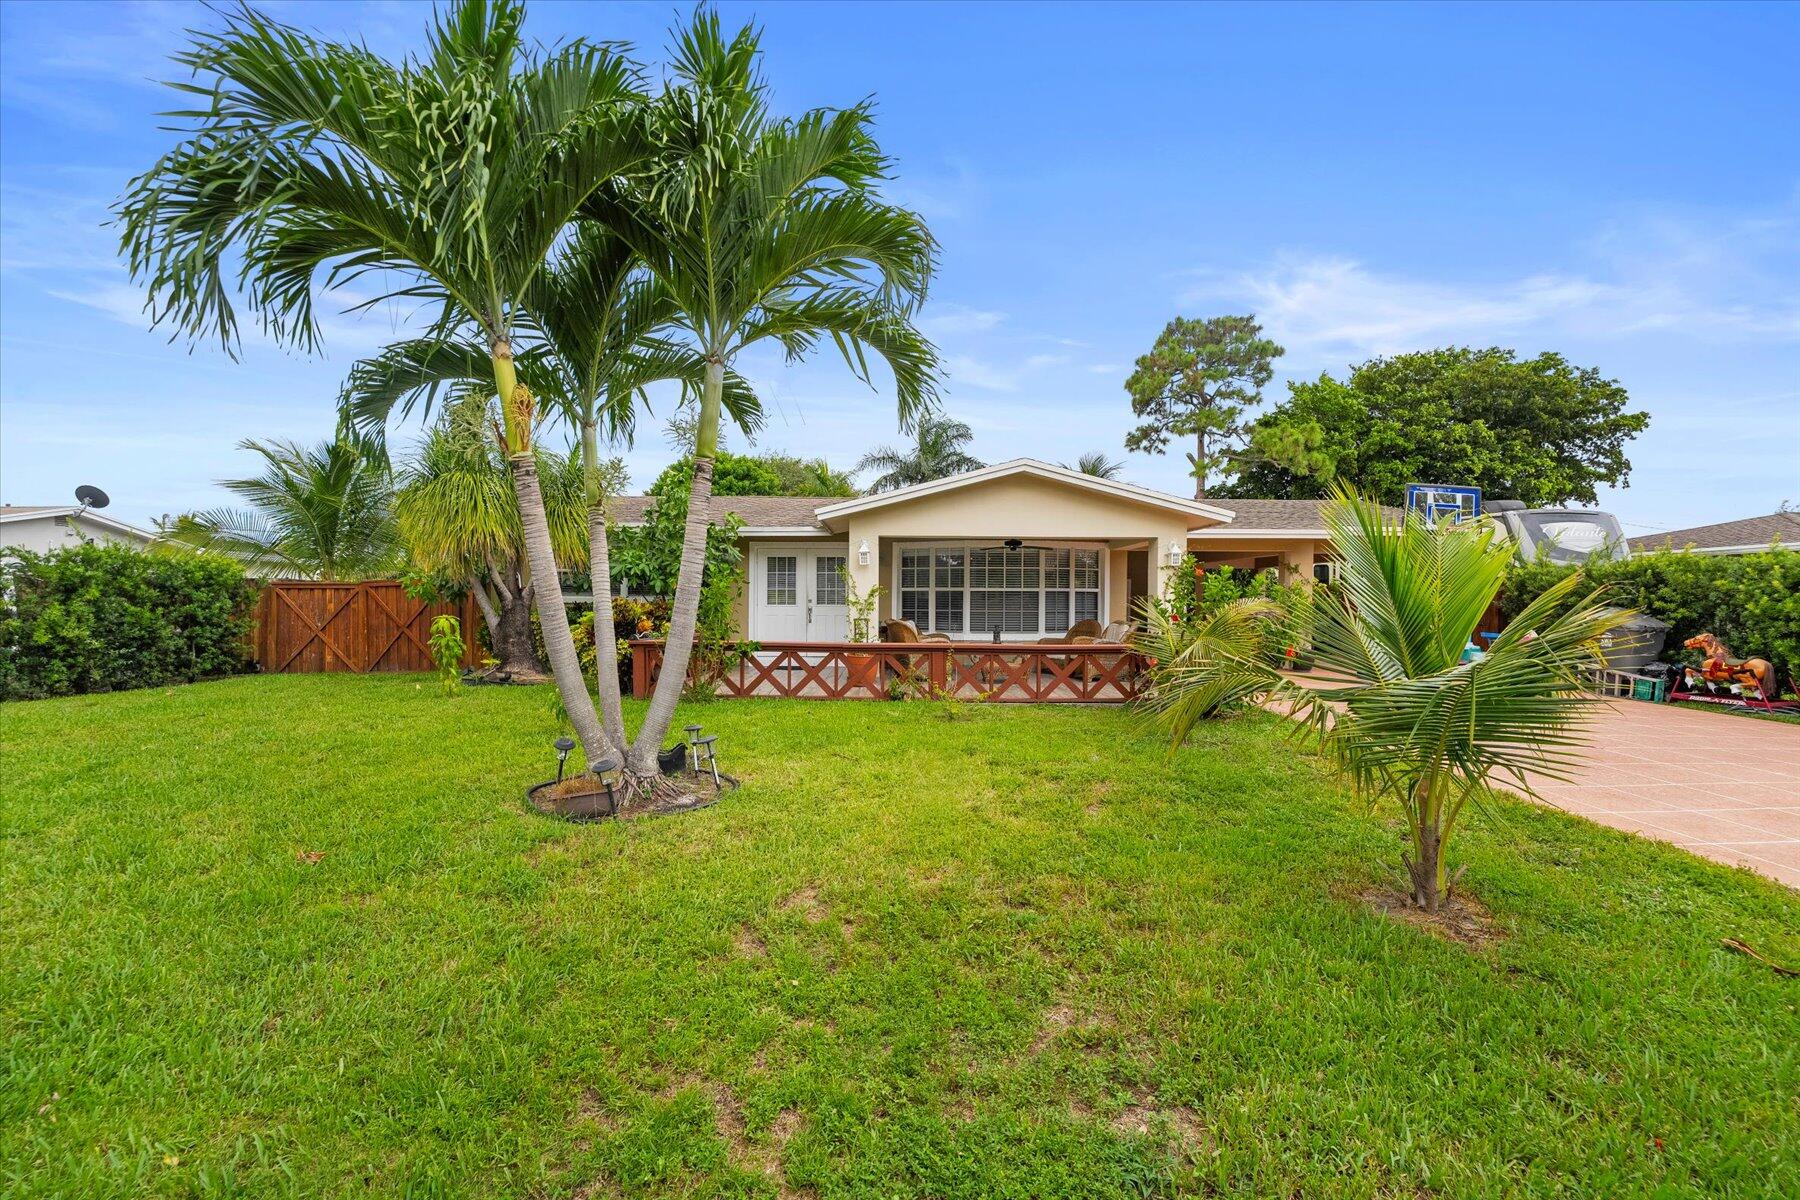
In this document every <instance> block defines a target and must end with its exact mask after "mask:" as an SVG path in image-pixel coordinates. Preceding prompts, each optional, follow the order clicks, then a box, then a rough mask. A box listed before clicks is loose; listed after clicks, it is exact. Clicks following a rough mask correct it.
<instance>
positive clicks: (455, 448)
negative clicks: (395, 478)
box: [394, 391, 622, 682]
mask: <svg viewBox="0 0 1800 1200" xmlns="http://www.w3.org/2000/svg"><path fill="white" fill-rule="evenodd" d="M495 409H496V406H495V405H494V404H493V403H492V401H491V400H490V399H489V398H488V397H487V396H486V395H483V394H481V393H479V392H476V391H470V392H468V393H466V394H465V395H464V396H463V397H462V398H461V399H460V400H458V401H457V402H456V403H453V404H450V405H448V406H446V407H445V409H444V411H443V413H442V415H441V416H440V417H439V419H438V420H437V421H436V422H435V423H434V424H433V425H432V427H431V429H430V431H429V432H428V433H427V434H426V435H425V438H424V440H423V441H422V442H421V443H420V445H419V449H418V452H417V454H415V455H414V457H413V459H412V461H411V462H409V463H408V464H407V465H406V466H404V467H403V468H402V469H401V472H400V477H399V489H398V491H397V492H396V493H395V497H394V516H395V521H396V523H397V525H398V527H399V531H400V540H401V541H402V542H403V543H404V544H405V546H406V550H407V557H408V560H409V563H410V565H411V566H413V567H414V568H415V569H417V570H420V571H426V572H442V573H443V574H444V575H445V576H446V577H448V578H449V579H452V580H454V581H455V582H456V583H457V584H458V585H459V586H460V587H463V588H465V589H467V590H468V591H469V592H470V593H471V594H472V595H473V596H474V597H475V602H476V604H477V606H478V607H479V608H480V609H481V615H482V619H483V621H484V622H485V623H486V625H487V631H488V648H489V650H491V651H492V653H493V656H494V658H495V659H496V660H497V663H498V665H497V667H496V670H498V671H503V672H506V673H507V674H509V675H511V676H512V678H513V679H514V680H517V681H520V682H529V681H534V680H542V679H544V678H545V674H544V667H543V664H542V663H541V662H540V661H539V660H538V655H537V649H536V647H535V646H534V644H533V641H532V634H531V606H532V598H533V594H534V593H535V591H536V586H535V581H534V580H533V579H532V577H531V572H530V570H529V568H528V567H527V565H526V556H525V527H524V523H523V522H522V521H521V520H520V518H519V505H518V498H517V496H516V494H515V493H514V491H513V487H512V477H511V473H510V471H509V470H508V468H507V459H506V448H505V446H504V445H503V444H502V442H501V440H500V436H499V435H498V434H497V432H496V427H497V425H498V419H497V413H496V411H495ZM533 453H535V454H536V455H537V474H538V479H539V480H540V481H541V482H540V486H541V489H542V492H543V496H544V516H545V520H546V524H547V525H548V527H549V531H550V544H551V547H552V548H553V549H554V551H555V553H556V558H557V561H558V562H559V563H562V564H565V565H567V566H571V567H580V566H583V565H585V564H586V561H587V549H588V548H587V528H586V523H585V517H586V513H587V504H586V480H585V473H584V470H583V463H582V461H581V459H580V458H579V457H576V456H573V455H561V454H555V453H553V452H551V451H548V450H546V449H544V448H543V447H542V446H538V447H535V448H534V450H533ZM608 469H609V470H610V471H611V472H612V473H614V474H617V473H619V472H620V471H621V470H622V468H620V467H619V466H618V464H617V461H616V460H614V462H613V463H612V464H610V465H609V468H608Z"/></svg>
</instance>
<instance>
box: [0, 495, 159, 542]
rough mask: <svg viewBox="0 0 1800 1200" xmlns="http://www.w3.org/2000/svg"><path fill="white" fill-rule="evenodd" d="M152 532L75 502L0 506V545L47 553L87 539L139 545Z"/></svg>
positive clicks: (153, 538) (154, 536)
mask: <svg viewBox="0 0 1800 1200" xmlns="http://www.w3.org/2000/svg"><path fill="white" fill-rule="evenodd" d="M155 540H156V534H154V533H152V532H150V531H149V530H147V529H139V528H138V527H137V526H136V525H127V524H126V523H125V522H123V521H116V520H114V519H113V518H111V517H109V516H107V515H105V514H104V513H101V512H97V511H95V510H94V509H91V508H90V509H88V510H87V511H85V512H83V511H82V509H81V506H80V505H78V504H50V505H45V504H22V505H11V504H9V505H7V506H5V507H4V508H0V546H20V547H23V548H24V549H26V550H30V551H33V552H34V553H37V554H47V553H49V552H50V551H52V550H61V549H63V548H64V547H66V546H75V545H79V544H80V543H82V542H84V541H87V542H119V543H123V544H124V545H127V546H136V547H137V548H138V549H140V550H141V549H143V548H144V547H145V546H148V545H149V544H150V543H151V542H153V541H155Z"/></svg>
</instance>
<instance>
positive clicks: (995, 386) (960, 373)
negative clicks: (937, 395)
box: [944, 354, 1019, 392]
mask: <svg viewBox="0 0 1800 1200" xmlns="http://www.w3.org/2000/svg"><path fill="white" fill-rule="evenodd" d="M944 373H945V374H946V375H947V376H949V380H950V388H951V390H952V391H954V390H955V389H956V386H957V385H958V384H962V383H966V384H969V385H970V386H971V387H978V388H983V389H985V390H987V391H990V392H1016V391H1018V390H1019V371H1018V370H1017V369H1016V368H1008V367H1000V366H996V365H994V364H993V363H988V362H983V361H982V360H981V359H978V358H971V357H969V356H968V355H966V354H952V355H951V356H950V357H948V358H946V359H945V360H944Z"/></svg>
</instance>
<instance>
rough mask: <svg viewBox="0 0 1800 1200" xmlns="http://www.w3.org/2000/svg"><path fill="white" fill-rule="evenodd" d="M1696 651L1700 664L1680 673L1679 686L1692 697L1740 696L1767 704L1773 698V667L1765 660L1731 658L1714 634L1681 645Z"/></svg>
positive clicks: (1728, 649) (1695, 638)
mask: <svg viewBox="0 0 1800 1200" xmlns="http://www.w3.org/2000/svg"><path fill="white" fill-rule="evenodd" d="M1682 645H1683V646H1685V647H1687V648H1688V649H1689V650H1698V651H1700V654H1701V663H1700V665H1699V666H1698V667H1688V668H1686V669H1684V670H1683V671H1682V686H1683V688H1684V690H1685V691H1687V692H1688V693H1689V694H1690V695H1694V696H1706V697H1730V698H1738V697H1741V698H1742V699H1744V700H1760V701H1762V702H1763V703H1765V704H1767V703H1768V702H1769V701H1771V700H1773V699H1775V697H1776V694H1777V689H1776V686H1775V666H1774V664H1772V663H1771V662H1769V660H1768V659H1766V658H1733V657H1731V648H1730V647H1729V646H1727V645H1726V644H1725V643H1724V642H1723V641H1721V640H1720V639H1719V638H1718V637H1717V636H1716V635H1714V634H1710V633H1702V634H1698V635H1696V636H1694V637H1691V638H1689V639H1688V640H1687V641H1685V642H1683V643H1682Z"/></svg>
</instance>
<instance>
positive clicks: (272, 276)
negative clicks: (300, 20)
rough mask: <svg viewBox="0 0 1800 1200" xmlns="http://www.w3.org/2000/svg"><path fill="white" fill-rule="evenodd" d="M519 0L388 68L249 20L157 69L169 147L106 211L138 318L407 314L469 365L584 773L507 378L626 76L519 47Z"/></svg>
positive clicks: (616, 151)
mask: <svg viewBox="0 0 1800 1200" xmlns="http://www.w3.org/2000/svg"><path fill="white" fill-rule="evenodd" d="M523 17H524V8H523V5H522V4H521V3H520V2H519V0H457V2H455V3H452V4H450V5H448V6H446V7H445V8H444V9H442V10H441V11H440V12H439V13H438V15H437V16H436V17H435V18H434V20H433V22H432V24H431V27H430V32H429V36H428V40H427V45H426V53H425V54H424V55H423V56H421V57H415V58H408V59H406V60H404V61H401V62H397V63H396V62H389V61H387V60H385V59H382V58H380V57H378V56H377V55H375V54H373V53H372V52H370V51H369V50H367V49H365V48H363V47H362V46H358V45H348V44H343V43H337V42H330V41H325V40H322V39H320V38H318V37H315V36H313V35H311V34H308V33H306V32H304V31H302V30H300V29H297V28H294V27H292V26H288V25H284V24H281V23H280V22H277V21H275V20H273V19H271V18H269V17H267V16H265V15H264V14H262V13H260V12H258V11H256V10H255V9H252V8H248V7H245V8H240V9H233V10H230V11H228V12H226V13H223V14H222V15H221V18H220V20H221V26H220V28H218V29H216V30H212V31H207V32H201V33H196V34H194V35H193V40H192V42H191V44H190V46H189V48H188V49H186V50H185V51H183V52H182V53H180V54H179V55H177V56H176V61H177V62H178V63H180V64H181V65H183V66H185V67H187V68H189V69H190V71H191V72H192V74H193V81H192V82H189V83H182V84H177V85H175V86H176V87H177V88H178V89H180V90H182V91H185V92H189V93H192V94H194V95H196V96H198V97H199V99H200V102H199V103H198V104H196V105H195V106H194V107H193V108H192V109H191V110H188V111H185V112H181V113H177V114H175V115H176V116H177V117H178V118H180V119H181V120H183V121H184V122H186V125H185V128H184V136H183V139H182V140H181V142H180V143H179V144H178V145H177V146H176V147H175V148H174V149H173V150H171V151H169V152H168V153H167V154H165V155H164V156H163V157H162V158H161V159H160V160H158V161H157V163H156V164H155V165H154V166H153V167H151V168H150V170H149V171H147V172H145V173H144V174H143V175H141V176H139V177H137V178H136V179H134V180H132V181H131V183H130V184H129V186H128V188H127V190H126V194H125V196H124V197H123V198H122V199H121V200H120V202H119V204H118V205H117V208H116V210H115V211H116V214H117V220H118V224H119V226H120V228H121V230H122V236H121V241H122V245H123V249H124V251H125V253H126V256H127V258H128V261H129V265H130V268H131V272H132V275H133V278H134V279H136V280H138V281H139V282H141V283H143V284H144V285H145V286H146V287H147V288H148V290H149V295H150V301H149V310H150V313H151V316H152V320H153V321H154V322H155V323H156V324H159V325H161V324H165V323H166V324H169V325H172V326H173V327H174V328H175V329H176V330H177V332H179V333H182V334H186V335H188V336H189V337H193V338H201V337H217V338H218V339H219V340H220V342H221V343H222V344H223V345H224V347H225V348H226V349H227V350H228V351H231V352H234V353H235V351H236V348H237V340H238V333H237V314H236V309H235V303H236V301H235V299H234V297H236V296H238V295H239V294H240V291H241V293H242V295H243V297H244V302H245V303H247V304H248V306H249V307H250V309H251V310H252V311H253V312H255V313H256V314H257V316H258V317H259V318H260V319H261V322H262V325H263V328H264V329H265V330H266V331H267V332H269V333H270V334H271V335H272V336H274V337H275V338H276V339H277V340H278V341H280V342H284V343H289V344H293V345H297V346H299V347H300V348H302V349H305V350H309V351H310V350H312V349H315V348H316V347H317V345H318V343H319V329H318V324H317V321H316V318H315V314H314V289H315V287H317V288H320V289H322V290H325V291H330V290H334V289H340V288H343V287H345V286H347V285H349V284H352V283H358V282H360V283H361V284H363V286H365V287H367V286H369V285H371V284H372V285H374V287H375V288H376V289H377V290H378V294H377V295H376V296H375V297H374V298H373V299H369V298H367V297H366V296H361V297H358V300H359V301H360V304H359V307H360V306H366V305H369V304H376V303H381V302H383V301H387V300H394V299H405V300H408V301H412V302H423V303H424V304H425V305H427V306H430V307H431V308H433V309H434V310H435V311H436V313H437V314H438V315H437V321H436V327H435V329H434V334H435V336H437V337H439V338H440V339H442V340H445V341H448V342H453V343H455V344H458V345H461V346H465V347H468V346H473V347H475V348H476V349H478V351H479V352H481V353H482V354H484V355H485V357H486V359H487V364H488V373H489V376H490V377H491V379H492V380H493V384H494V388H495V392H496V394H497V395H498V397H499V401H500V412H501V421H502V430H503V437H504V441H505V444H506V453H507V456H508V465H509V467H510V469H511V472H512V475H513V487H514V489H515V491H516V493H517V496H518V503H519V512H520V518H521V521H522V523H523V527H524V533H525V544H526V550H527V559H528V562H529V565H530V570H531V575H532V578H533V579H534V580H535V581H536V598H537V603H538V607H539V612H540V615H541V614H543V613H549V614H552V619H550V620H545V621H542V622H541V624H542V626H543V631H544V641H545V648H546V649H547V650H548V651H549V655H550V662H551V667H552V669H553V671H554V673H555V675H556V680H557V687H558V689H559V690H560V691H561V693H562V696H563V701H564V704H565V706H566V707H567V709H568V711H569V715H570V719H571V722H572V723H573V724H574V726H575V730H576V735H577V736H578V737H579V738H580V739H581V743H582V748H583V750H584V751H585V752H586V753H587V755H588V756H589V759H590V761H592V760H594V759H596V758H598V757H600V756H601V755H602V753H603V751H604V749H605V745H606V738H605V734H604V732H603V731H602V730H601V728H600V724H599V722H598V720H597V719H596V718H595V716H594V713H593V707H592V705H591V703H589V701H588V698H587V689H586V688H585V687H584V686H583V685H582V680H581V669H580V664H579V661H578V660H577V658H576V655H575V644H574V640H573V638H572V637H571V636H570V633H569V628H568V622H567V621H566V620H565V619H564V617H565V614H564V611H563V603H562V590H561V588H560V586H559V585H558V583H557V579H556V563H555V555H554V551H553V548H552V545H551V539H550V531H549V529H548V527H547V524H546V520H545V516H544V503H543V496H542V493H541V485H540V484H539V481H538V477H537V470H536V467H537V462H536V459H535V457H534V456H533V454H532V431H533V428H534V426H535V424H536V411H535V410H536V398H535V396H534V395H533V393H532V390H531V388H530V387H529V386H527V384H526V383H525V382H524V381H523V380H522V379H521V378H520V374H519V372H518V370H517V369H516V367H515V364H514V342H515V339H516V337H517V335H518V333H519V332H520V330H521V328H522V322H523V321H524V318H525V315H526V312H527V309H526V306H525V301H526V296H527V293H528V292H529V291H530V289H531V287H532V285H533V283H534V281H535V280H536V279H537V277H538V276H539V274H540V273H541V272H542V271H543V270H544V268H545V264H546V263H547V262H548V260H549V257H550V254H551V251H552V250H553V249H554V248H555V247H556V246H557V245H558V244H559V243H560V242H561V240H562V239H563V238H565V237H566V236H567V234H568V231H569V227H570V225H571V223H572V222H573V220H574V218H575V216H576V214H577V213H578V212H579V211H580V209H581V208H582V206H583V205H584V204H586V203H587V202H588V201H589V200H590V199H591V198H592V197H593V196H594V195H595V193H596V192H598V191H599V190H600V189H601V188H602V187H603V186H605V185H607V184H608V183H610V182H611V181H613V180H614V178H615V177H616V176H617V175H618V174H619V173H620V172H622V171H627V170H631V169H633V168H634V167H636V166H638V165H639V164H640V163H642V162H643V161H644V159H645V157H646V155H647V153H648V144H647V140H646V138H645V136H644V129H643V122H642V106H641V105H640V104H639V103H638V99H639V97H638V95H637V92H636V90H635V89H636V86H637V81H638V74H637V71H636V69H635V68H634V67H633V66H632V64H631V63H630V62H629V61H627V60H626V59H625V58H623V57H622V56H621V55H620V54H619V53H618V52H617V51H616V50H614V49H613V48H611V47H607V46H600V45H595V44H592V43H588V42H584V41H575V42H570V43H567V44H564V45H560V46H555V47H551V48H548V49H543V48H537V47H535V46H532V45H530V44H528V43H527V42H526V41H525V40H524V38H523V36H522V34H521V29H520V26H521V23H522V20H523Z"/></svg>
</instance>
